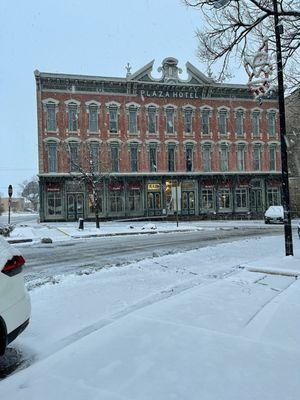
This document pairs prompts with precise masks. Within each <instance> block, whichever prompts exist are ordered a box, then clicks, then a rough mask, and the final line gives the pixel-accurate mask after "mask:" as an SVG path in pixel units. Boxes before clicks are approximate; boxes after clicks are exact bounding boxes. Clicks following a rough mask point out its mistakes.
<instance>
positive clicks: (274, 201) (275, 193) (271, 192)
mask: <svg viewBox="0 0 300 400" xmlns="http://www.w3.org/2000/svg"><path fill="white" fill-rule="evenodd" d="M267 198H268V205H269V206H278V205H280V204H281V202H280V191H279V188H269V189H267Z"/></svg>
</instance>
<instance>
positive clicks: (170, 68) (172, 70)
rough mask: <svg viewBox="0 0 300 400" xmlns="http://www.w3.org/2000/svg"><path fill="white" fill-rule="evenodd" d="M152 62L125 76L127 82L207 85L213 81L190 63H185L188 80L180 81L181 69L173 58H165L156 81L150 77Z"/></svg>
mask: <svg viewBox="0 0 300 400" xmlns="http://www.w3.org/2000/svg"><path fill="white" fill-rule="evenodd" d="M153 64H154V60H152V61H150V62H149V63H148V64H146V65H145V66H144V67H142V68H140V69H139V70H138V71H136V72H135V73H133V74H131V73H129V74H127V79H128V80H129V81H139V82H153V83H157V82H159V83H165V84H175V85H178V84H179V85H180V84H183V85H184V84H195V85H208V84H211V83H213V80H212V79H211V78H209V77H207V76H206V75H204V74H203V73H202V72H200V71H199V70H198V69H197V68H196V67H195V66H194V65H192V64H191V63H190V62H187V63H186V71H187V74H188V79H186V80H184V79H180V77H179V75H180V74H181V73H182V69H181V68H179V67H178V60H177V59H176V58H173V57H168V58H165V59H164V60H163V62H162V65H161V66H160V67H159V68H158V72H161V77H160V78H158V79H156V78H153V77H152V76H151V72H152V70H153Z"/></svg>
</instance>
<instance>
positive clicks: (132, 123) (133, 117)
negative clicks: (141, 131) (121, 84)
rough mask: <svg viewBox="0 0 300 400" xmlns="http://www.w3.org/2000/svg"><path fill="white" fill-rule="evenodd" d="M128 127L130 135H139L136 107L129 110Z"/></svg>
mask: <svg viewBox="0 0 300 400" xmlns="http://www.w3.org/2000/svg"><path fill="white" fill-rule="evenodd" d="M128 125H129V133H137V131H138V127H137V109H136V108H135V107H130V108H129V110H128Z"/></svg>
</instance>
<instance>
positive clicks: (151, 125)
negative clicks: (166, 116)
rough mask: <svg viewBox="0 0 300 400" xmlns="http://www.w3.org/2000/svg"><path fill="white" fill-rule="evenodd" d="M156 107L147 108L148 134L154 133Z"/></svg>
mask: <svg viewBox="0 0 300 400" xmlns="http://www.w3.org/2000/svg"><path fill="white" fill-rule="evenodd" d="M156 131H157V129H156V107H154V106H150V107H148V132H149V133H156Z"/></svg>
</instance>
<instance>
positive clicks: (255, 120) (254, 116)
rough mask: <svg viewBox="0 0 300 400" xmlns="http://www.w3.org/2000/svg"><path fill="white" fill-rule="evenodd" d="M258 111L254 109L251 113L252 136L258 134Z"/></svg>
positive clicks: (257, 135)
mask: <svg viewBox="0 0 300 400" xmlns="http://www.w3.org/2000/svg"><path fill="white" fill-rule="evenodd" d="M259 119H260V112H259V111H254V112H253V113H252V133H253V137H259V135H260V126H259Z"/></svg>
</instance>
